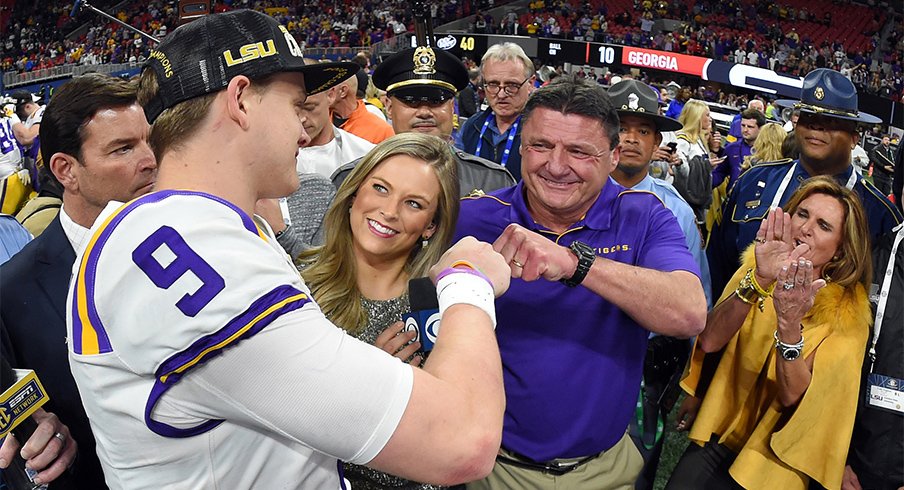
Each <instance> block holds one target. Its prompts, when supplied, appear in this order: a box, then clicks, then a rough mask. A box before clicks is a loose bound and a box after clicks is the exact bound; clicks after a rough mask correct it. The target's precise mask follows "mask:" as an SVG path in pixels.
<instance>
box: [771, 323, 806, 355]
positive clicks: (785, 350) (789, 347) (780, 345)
mask: <svg viewBox="0 0 904 490" xmlns="http://www.w3.org/2000/svg"><path fill="white" fill-rule="evenodd" d="M772 336H773V337H774V338H775V348H776V349H777V350H778V353H779V354H780V355H781V356H782V359H784V360H786V361H793V360H795V359H797V358H798V357H800V354H801V353H802V352H803V351H804V336H803V335H801V336H800V342H798V343H796V344H786V343H784V342H782V341H781V340H779V339H778V330H776V331H775V333H774V334H773V335H772Z"/></svg>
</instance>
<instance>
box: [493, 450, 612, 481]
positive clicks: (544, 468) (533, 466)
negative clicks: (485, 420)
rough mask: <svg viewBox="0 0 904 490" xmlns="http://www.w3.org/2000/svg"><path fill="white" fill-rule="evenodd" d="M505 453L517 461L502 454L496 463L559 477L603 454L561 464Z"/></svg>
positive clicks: (497, 457) (498, 456)
mask: <svg viewBox="0 0 904 490" xmlns="http://www.w3.org/2000/svg"><path fill="white" fill-rule="evenodd" d="M505 451H506V452H508V453H510V454H511V455H512V456H514V457H515V458H518V459H514V458H510V457H508V456H506V455H504V454H497V455H496V461H498V462H500V463H502V464H508V465H512V466H517V467H518V468H524V469H528V470H534V471H541V472H543V473H549V474H551V475H556V476H561V475H565V474H568V473H571V472H572V471H574V470H576V469H578V468H579V467H581V466H583V465H585V464H586V463H589V462H590V461H591V460H594V459H596V458H598V457H599V456H600V455H601V454H603V453H597V454H591V455H590V456H587V457H584V458H581V459H578V460H577V461H568V462H561V461H558V460H552V461H547V462H545V463H537V462H535V461H532V460H531V459H530V458H528V457H526V456H522V455H520V454H518V453H516V452H514V451H509V450H508V449H505ZM604 452H605V451H604Z"/></svg>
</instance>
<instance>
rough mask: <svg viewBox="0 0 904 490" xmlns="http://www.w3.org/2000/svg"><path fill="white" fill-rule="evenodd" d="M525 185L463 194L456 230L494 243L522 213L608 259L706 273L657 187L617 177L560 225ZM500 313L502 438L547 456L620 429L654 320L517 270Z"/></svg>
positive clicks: (575, 451)
mask: <svg viewBox="0 0 904 490" xmlns="http://www.w3.org/2000/svg"><path fill="white" fill-rule="evenodd" d="M523 186H524V183H523V182H521V183H519V184H518V185H516V186H514V187H509V188H506V189H501V190H499V191H496V192H494V193H493V194H490V195H486V196H481V197H476V198H464V199H463V200H462V203H461V213H460V215H459V220H458V227H457V230H456V235H457V237H456V240H457V239H458V238H460V237H463V236H467V235H471V236H474V237H476V238H478V239H480V240H483V241H486V242H489V243H492V242H493V241H495V240H496V238H498V237H499V235H500V234H501V233H502V231H503V230H504V229H505V227H506V226H507V225H508V224H509V223H518V224H520V225H522V226H524V227H526V228H528V229H530V230H533V231H536V232H538V233H540V234H541V235H544V236H547V237H549V239H550V240H554V241H556V242H557V243H558V244H560V245H562V246H566V247H567V246H569V245H570V244H571V242H572V241H574V240H579V241H581V242H584V243H586V244H588V245H590V246H591V247H593V248H595V249H596V252H597V255H599V256H601V257H605V258H607V259H612V260H615V261H618V262H624V263H626V264H631V265H636V266H640V267H645V268H650V269H657V270H661V271H674V270H686V271H691V272H693V273H694V274H696V275H697V276H698V277H699V276H700V271H699V267H698V266H697V264H696V263H695V262H694V259H693V257H692V256H691V254H690V252H688V249H687V245H686V243H685V237H684V234H683V233H682V232H681V228H680V227H679V225H678V221H677V220H676V219H675V216H674V215H673V214H672V213H671V211H669V210H668V209H666V207H665V206H664V205H663V204H662V202H661V201H660V200H659V198H658V197H656V195H654V194H652V193H650V192H645V191H631V190H627V189H625V188H624V187H622V186H620V185H618V184H617V183H616V182H615V181H613V180H611V179H610V180H609V181H608V182H607V183H606V185H605V186H604V187H603V190H602V192H601V193H600V196H599V198H597V201H596V202H595V203H594V204H593V206H592V207H591V208H590V210H589V211H588V212H587V214H586V216H585V217H584V218H583V219H582V220H580V221H578V222H577V223H575V224H574V225H573V226H572V227H571V228H570V229H569V230H568V231H566V232H565V233H563V234H562V235H558V234H557V233H554V232H552V231H550V230H548V229H547V228H545V227H543V226H541V225H539V224H537V223H535V222H534V220H533V219H532V218H531V216H530V213H529V212H528V209H527V205H526V202H525V198H524V192H523ZM657 306H658V305H656V304H651V305H649V307H650V308H656V307H657ZM496 318H497V322H498V325H497V327H496V337H497V339H498V341H499V350H500V352H501V354H502V368H503V376H504V382H505V395H506V403H507V405H506V411H505V420H504V428H503V436H502V445H503V447H505V448H506V449H508V450H511V451H515V452H517V453H519V454H522V455H524V456H527V457H529V458H531V459H533V460H534V461H549V460H551V459H557V458H574V457H580V456H588V455H591V454H596V453H599V452H602V451H605V450H607V449H609V448H610V447H612V446H613V445H614V444H615V443H616V442H618V441H619V439H621V437H622V436H623V435H624V434H625V430H626V428H627V426H628V421H629V419H630V418H631V416H632V414H633V413H634V409H635V405H636V403H637V393H638V390H639V387H640V380H641V374H642V370H643V361H644V356H645V355H646V347H647V336H648V335H649V332H648V331H647V330H645V329H643V328H642V327H641V326H640V325H638V324H637V323H636V322H635V321H634V320H633V319H631V318H630V317H628V316H627V315H626V314H624V313H623V312H622V311H621V310H619V309H618V308H617V307H615V306H614V305H612V304H611V303H609V302H608V301H606V300H604V299H603V298H601V297H600V296H598V295H596V294H594V293H593V292H591V291H590V290H589V289H587V288H584V287H582V286H578V287H575V288H569V287H566V286H565V285H563V284H561V283H559V282H550V281H546V280H544V279H540V280H537V281H533V282H525V281H522V280H520V279H512V283H511V286H510V287H509V289H508V291H507V292H506V293H505V294H504V295H503V296H502V297H500V298H499V299H497V300H496Z"/></svg>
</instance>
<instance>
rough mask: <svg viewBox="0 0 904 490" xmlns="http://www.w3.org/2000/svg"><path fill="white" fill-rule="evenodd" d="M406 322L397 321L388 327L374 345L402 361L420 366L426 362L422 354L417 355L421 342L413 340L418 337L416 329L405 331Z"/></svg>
mask: <svg viewBox="0 0 904 490" xmlns="http://www.w3.org/2000/svg"><path fill="white" fill-rule="evenodd" d="M404 330H405V324H404V323H403V322H395V323H393V324H392V325H390V326H388V327H386V330H383V331H382V332H381V333H380V335H378V336H377V339H376V340H374V346H376V347H379V348H380V349H382V350H384V351H386V352H388V353H390V354H391V355H393V356H394V357H398V358H399V359H401V360H402V362H407V363H408V364H411V365H412V366H414V367H419V366H420V365H421V363H423V362H424V358H423V356H421V355H415V353H416V352H417V351H418V349H420V348H421V343H420V342H417V341H415V342H412V340H414V338H415V337H417V332H415V331H414V330H411V331H408V332H405V331H404Z"/></svg>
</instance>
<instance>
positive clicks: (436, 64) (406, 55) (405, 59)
mask: <svg viewBox="0 0 904 490" xmlns="http://www.w3.org/2000/svg"><path fill="white" fill-rule="evenodd" d="M373 81H374V85H376V86H377V88H379V89H381V90H385V91H386V94H387V95H389V96H390V97H398V98H400V99H403V100H409V101H417V100H422V101H434V102H436V101H439V102H441V101H445V100H448V99H451V98H453V97H455V94H456V93H458V91H459V90H461V89H463V88H465V87H467V86H468V69H467V68H465V65H464V64H463V63H462V62H461V60H459V59H458V58H456V57H455V56H454V55H453V54H451V53H449V52H447V51H444V50H442V49H439V48H432V47H429V46H423V47H418V48H408V49H404V50H402V51H399V52H398V53H396V54H394V55H392V56H390V57H388V58H386V59H385V60H383V62H382V63H380V64H379V65H378V66H377V68H376V69H375V70H374V75H373Z"/></svg>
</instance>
